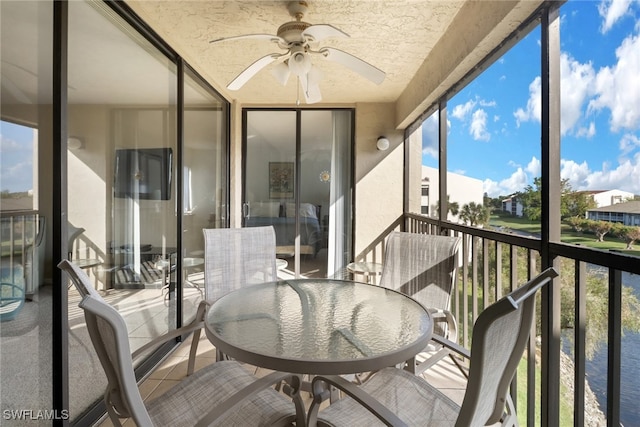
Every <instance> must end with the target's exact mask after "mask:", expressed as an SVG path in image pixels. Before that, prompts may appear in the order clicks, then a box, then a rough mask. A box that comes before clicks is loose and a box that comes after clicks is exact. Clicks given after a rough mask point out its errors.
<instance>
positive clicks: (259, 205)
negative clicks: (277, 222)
mask: <svg viewBox="0 0 640 427" xmlns="http://www.w3.org/2000/svg"><path fill="white" fill-rule="evenodd" d="M249 215H251V216H252V217H266V218H277V217H279V216H280V202H252V203H250V204H249Z"/></svg>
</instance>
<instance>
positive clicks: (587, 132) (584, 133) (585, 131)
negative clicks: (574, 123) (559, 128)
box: [576, 122, 596, 138]
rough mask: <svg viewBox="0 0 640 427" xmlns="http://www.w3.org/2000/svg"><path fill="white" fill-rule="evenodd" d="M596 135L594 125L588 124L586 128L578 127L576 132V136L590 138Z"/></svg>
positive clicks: (592, 123)
mask: <svg viewBox="0 0 640 427" xmlns="http://www.w3.org/2000/svg"><path fill="white" fill-rule="evenodd" d="M595 134H596V124H595V123H594V122H590V123H589V126H588V127H580V128H578V130H577V131H576V136H579V137H585V138H592V137H593V136H594V135H595Z"/></svg>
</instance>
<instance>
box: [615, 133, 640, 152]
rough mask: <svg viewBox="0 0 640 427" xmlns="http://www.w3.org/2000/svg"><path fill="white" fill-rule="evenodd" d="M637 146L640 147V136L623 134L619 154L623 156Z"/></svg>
mask: <svg viewBox="0 0 640 427" xmlns="http://www.w3.org/2000/svg"><path fill="white" fill-rule="evenodd" d="M637 148H640V138H639V137H638V136H637V135H633V134H625V135H624V136H623V137H622V139H620V156H622V157H624V156H626V155H627V154H629V153H630V152H632V151H634V150H636V149H637Z"/></svg>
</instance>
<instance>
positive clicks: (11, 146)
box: [0, 135, 31, 153]
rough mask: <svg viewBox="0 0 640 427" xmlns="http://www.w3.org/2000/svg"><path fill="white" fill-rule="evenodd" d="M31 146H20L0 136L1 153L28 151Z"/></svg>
mask: <svg viewBox="0 0 640 427" xmlns="http://www.w3.org/2000/svg"><path fill="white" fill-rule="evenodd" d="M30 148H31V146H30V145H29V146H25V144H20V143H18V142H17V141H16V140H14V139H10V138H7V137H5V136H4V135H0V150H1V151H2V152H3V153H7V152H15V151H25V149H30Z"/></svg>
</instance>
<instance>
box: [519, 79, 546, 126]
mask: <svg viewBox="0 0 640 427" xmlns="http://www.w3.org/2000/svg"><path fill="white" fill-rule="evenodd" d="M541 93H542V88H541V80H540V77H539V76H538V77H536V78H535V79H533V81H532V82H531V83H530V84H529V100H528V101H527V107H526V109H524V110H523V109H522V108H518V109H517V110H516V112H515V113H513V115H514V116H515V118H516V126H517V127H520V124H521V123H522V122H528V121H533V120H535V121H537V122H540V117H541V114H542V104H541V102H542V98H541V96H540V95H541Z"/></svg>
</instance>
